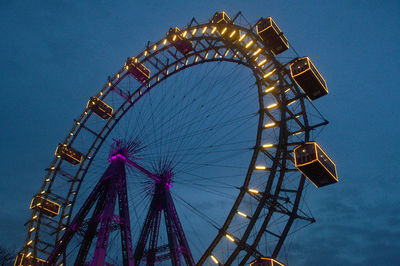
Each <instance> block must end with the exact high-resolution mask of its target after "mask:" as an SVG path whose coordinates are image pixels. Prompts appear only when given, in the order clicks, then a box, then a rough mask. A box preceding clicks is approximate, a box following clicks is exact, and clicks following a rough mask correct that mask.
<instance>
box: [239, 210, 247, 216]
mask: <svg viewBox="0 0 400 266" xmlns="http://www.w3.org/2000/svg"><path fill="white" fill-rule="evenodd" d="M237 214H239V215H240V216H243V217H245V218H247V215H246V214H244V213H243V212H239V211H238V212H237Z"/></svg>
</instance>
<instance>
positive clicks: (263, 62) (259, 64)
mask: <svg viewBox="0 0 400 266" xmlns="http://www.w3.org/2000/svg"><path fill="white" fill-rule="evenodd" d="M266 62H267V59H264V60H262V61H261V62H260V63H258V66H262V65H264V64H265V63H266Z"/></svg>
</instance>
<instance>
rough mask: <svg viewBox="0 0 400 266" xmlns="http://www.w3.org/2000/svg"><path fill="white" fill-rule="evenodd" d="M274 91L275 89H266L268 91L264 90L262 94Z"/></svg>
mask: <svg viewBox="0 0 400 266" xmlns="http://www.w3.org/2000/svg"><path fill="white" fill-rule="evenodd" d="M274 89H275V87H271V88H268V89H266V90H265V91H264V93H268V92H270V91H273V90H274Z"/></svg>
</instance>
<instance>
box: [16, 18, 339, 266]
mask: <svg viewBox="0 0 400 266" xmlns="http://www.w3.org/2000/svg"><path fill="white" fill-rule="evenodd" d="M288 49H289V42H288V40H287V39H286V36H285V35H284V34H283V33H282V31H281V30H280V29H279V27H278V26H277V25H276V23H275V22H274V20H273V19H272V18H270V17H268V18H261V19H260V20H259V21H258V22H257V23H255V24H254V25H250V24H248V22H247V21H246V20H245V19H244V17H243V16H242V15H241V13H238V14H237V15H236V16H235V17H234V18H233V19H231V18H230V17H229V16H228V15H227V14H226V13H225V12H217V13H215V15H214V16H213V17H212V18H211V19H210V21H208V22H206V23H198V22H197V21H196V19H192V21H191V22H190V23H189V24H188V25H187V26H186V27H184V28H183V29H178V28H177V27H175V28H171V29H170V30H169V31H168V32H167V33H166V35H165V37H163V38H162V39H161V40H159V41H157V42H154V43H148V44H147V45H146V47H145V49H144V50H143V51H141V52H140V53H139V54H138V55H136V56H135V57H129V58H128V59H127V60H126V62H125V64H124V65H123V66H122V68H121V69H120V70H119V71H118V72H117V73H116V74H115V75H113V76H112V77H109V78H108V80H107V82H106V84H105V85H104V87H103V88H101V89H100V91H98V92H97V93H96V94H95V95H94V96H93V97H91V98H90V99H88V103H87V105H86V108H85V109H84V111H83V112H82V114H81V115H80V116H79V117H78V118H77V119H76V120H75V121H74V124H73V126H72V129H71V130H70V131H69V132H68V134H67V136H66V138H65V139H64V141H63V142H62V143H60V144H59V145H58V146H57V149H56V152H55V158H54V160H53V162H52V163H51V165H50V167H49V168H48V169H46V170H47V174H46V176H45V178H44V182H43V184H42V186H41V188H40V191H39V193H38V194H37V195H35V196H34V198H33V200H32V202H31V206H30V207H31V209H32V216H31V218H30V219H29V221H28V222H27V227H28V232H27V239H26V242H25V244H24V246H23V248H22V250H21V252H20V253H19V254H18V256H17V258H16V261H15V265H48V264H50V265H70V264H74V265H145V264H147V265H153V264H159V265H163V264H165V265H194V264H196V265H208V264H210V265H215V264H217V265H245V264H247V263H249V262H250V261H253V260H255V259H261V260H272V261H274V260H275V259H277V258H278V254H279V252H280V251H281V249H282V247H283V244H284V241H285V239H286V238H287V237H288V235H289V234H290V233H291V231H293V226H294V224H295V223H296V222H297V221H299V222H300V223H305V224H308V223H312V222H314V221H315V220H314V218H313V217H312V215H311V214H310V213H309V212H308V211H307V210H305V209H303V208H302V194H303V190H304V187H305V186H306V185H307V184H311V183H313V184H314V185H315V186H317V187H321V186H325V185H328V184H331V183H335V182H337V180H338V179H337V174H336V167H335V165H334V163H333V162H332V160H331V159H330V158H329V156H328V155H327V154H326V153H325V152H324V151H323V150H322V148H321V147H320V146H319V145H318V144H317V143H316V142H314V141H313V139H312V132H313V131H314V130H315V129H317V128H319V127H321V126H324V125H326V124H327V121H326V120H325V119H324V118H323V117H322V116H321V115H320V114H319V112H318V110H316V109H315V107H314V106H313V104H312V103H311V101H313V100H315V99H318V98H319V97H322V96H324V95H326V94H327V93H328V90H327V86H326V83H325V80H324V79H323V77H322V75H321V74H320V73H319V72H318V70H317V69H316V67H315V66H314V65H313V63H312V62H311V60H310V59H309V58H308V57H302V58H299V57H298V56H297V55H288V56H284V55H285V53H288V52H289V51H288ZM307 178H308V179H309V180H310V181H311V182H308V181H306V180H307ZM305 184H306V185H305ZM291 229H292V230H291ZM256 263H258V262H256ZM260 265H261V264H260Z"/></svg>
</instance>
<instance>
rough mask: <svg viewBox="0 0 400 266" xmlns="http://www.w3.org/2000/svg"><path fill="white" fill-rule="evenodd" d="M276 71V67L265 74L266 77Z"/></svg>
mask: <svg viewBox="0 0 400 266" xmlns="http://www.w3.org/2000/svg"><path fill="white" fill-rule="evenodd" d="M274 72H275V69H274V70H272V71H270V72H268V73H267V74H265V75H264V78H268V77H269V76H271V75H272V74H273V73H274Z"/></svg>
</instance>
